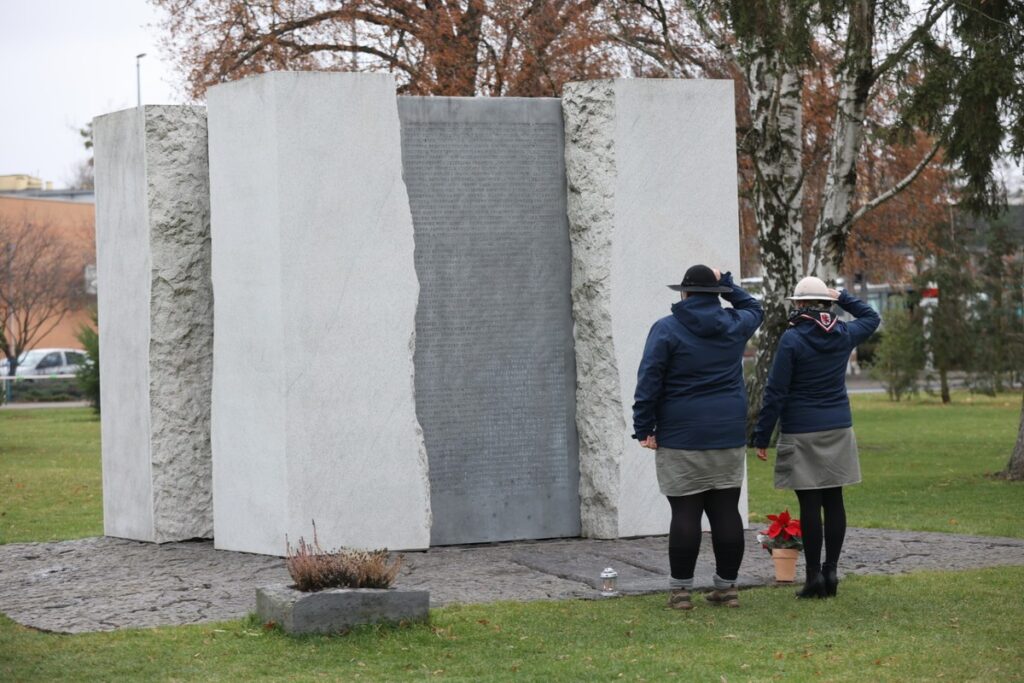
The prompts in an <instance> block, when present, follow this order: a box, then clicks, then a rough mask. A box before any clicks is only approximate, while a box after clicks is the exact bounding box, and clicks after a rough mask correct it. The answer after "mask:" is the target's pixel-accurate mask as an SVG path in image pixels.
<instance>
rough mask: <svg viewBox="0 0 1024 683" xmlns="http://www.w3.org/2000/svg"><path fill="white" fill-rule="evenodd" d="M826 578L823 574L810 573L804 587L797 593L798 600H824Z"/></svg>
mask: <svg viewBox="0 0 1024 683" xmlns="http://www.w3.org/2000/svg"><path fill="white" fill-rule="evenodd" d="M825 591H826V587H825V577H824V576H823V575H822V573H821V572H814V573H811V572H808V573H807V580H806V581H804V587H803V588H801V589H800V590H798V591H797V592H796V597H798V598H823V597H825Z"/></svg>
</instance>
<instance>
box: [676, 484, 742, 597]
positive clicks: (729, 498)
mask: <svg viewBox="0 0 1024 683" xmlns="http://www.w3.org/2000/svg"><path fill="white" fill-rule="evenodd" d="M668 502H669V504H670V505H671V506H672V524H671V525H670V526H669V530H668V563H669V567H670V568H671V569H672V578H673V579H691V578H693V570H694V567H696V566H697V554H698V553H699V552H700V538H701V530H700V518H701V513H704V512H706V513H707V515H708V521H710V522H711V547H712V548H713V549H714V551H715V572H716V573H717V574H718V576H719V577H720V578H722V579H725V580H726V581H735V580H736V576H737V574H739V571H740V562H742V561H743V547H744V542H743V519H742V518H741V517H740V512H739V507H738V506H739V502H740V490H739V489H712V490H710V491H704V492H703V493H695V494H693V495H692V496H668Z"/></svg>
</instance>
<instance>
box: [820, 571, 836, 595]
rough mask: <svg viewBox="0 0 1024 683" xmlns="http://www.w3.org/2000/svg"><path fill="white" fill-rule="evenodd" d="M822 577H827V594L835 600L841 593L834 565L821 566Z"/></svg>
mask: <svg viewBox="0 0 1024 683" xmlns="http://www.w3.org/2000/svg"><path fill="white" fill-rule="evenodd" d="M821 575H822V576H824V577H825V594H826V595H828V597H830V598H834V597H835V596H836V593H837V592H838V591H839V576H838V575H837V574H836V566H835V565H834V564H823V565H821Z"/></svg>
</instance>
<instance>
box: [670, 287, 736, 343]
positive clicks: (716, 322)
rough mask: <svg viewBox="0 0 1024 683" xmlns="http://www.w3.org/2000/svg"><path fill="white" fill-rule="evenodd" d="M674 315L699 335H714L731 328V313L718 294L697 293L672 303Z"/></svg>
mask: <svg viewBox="0 0 1024 683" xmlns="http://www.w3.org/2000/svg"><path fill="white" fill-rule="evenodd" d="M672 315H673V316H674V317H675V319H676V320H678V321H679V322H680V323H682V324H683V327H685V328H686V329H688V330H690V332H693V333H694V334H695V335H697V336H698V337H714V336H715V335H718V334H722V333H723V332H725V331H726V330H727V329H728V328H729V320H730V318H729V314H728V313H727V312H726V310H725V309H724V308H722V305H721V304H719V303H718V297H717V296H709V295H706V294H697V295H695V296H691V297H689V298H688V299H683V300H682V301H677V302H676V303H674V304H672Z"/></svg>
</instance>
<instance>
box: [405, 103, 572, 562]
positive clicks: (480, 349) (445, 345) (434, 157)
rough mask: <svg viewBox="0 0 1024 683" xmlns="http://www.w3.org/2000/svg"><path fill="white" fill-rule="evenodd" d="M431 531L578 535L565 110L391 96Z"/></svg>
mask: <svg viewBox="0 0 1024 683" xmlns="http://www.w3.org/2000/svg"><path fill="white" fill-rule="evenodd" d="M398 111H399V116H400V118H401V121H402V159H403V170H404V178H405V183H406V186H407V188H408V192H409V202H410V207H411V210H412V218H413V226H414V228H415V236H416V272H417V276H418V278H419V281H420V299H419V308H418V310H417V314H416V411H417V414H418V416H419V420H420V423H421V424H422V426H423V433H424V439H425V441H426V446H427V452H428V453H429V457H430V483H431V510H432V512H433V527H432V530H431V544H432V545H442V544H453V543H478V542H483V541H504V540H511V539H522V538H553V537H559V536H576V535H578V534H579V532H580V525H579V493H578V488H579V470H578V461H577V446H576V425H575V419H574V415H575V400H574V398H575V397H574V393H575V386H576V377H575V363H574V358H573V338H572V310H571V300H570V297H569V265H570V262H569V234H568V224H567V222H566V213H565V169H564V166H563V158H564V155H563V142H562V110H561V106H560V104H559V101H558V100H556V99H543V98H536V99H519V98H500V99H487V98H462V97H454V98H453V97H401V98H399V102H398Z"/></svg>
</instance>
